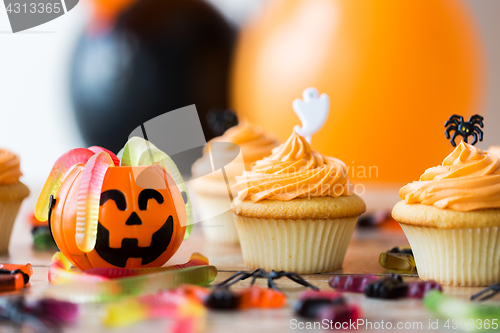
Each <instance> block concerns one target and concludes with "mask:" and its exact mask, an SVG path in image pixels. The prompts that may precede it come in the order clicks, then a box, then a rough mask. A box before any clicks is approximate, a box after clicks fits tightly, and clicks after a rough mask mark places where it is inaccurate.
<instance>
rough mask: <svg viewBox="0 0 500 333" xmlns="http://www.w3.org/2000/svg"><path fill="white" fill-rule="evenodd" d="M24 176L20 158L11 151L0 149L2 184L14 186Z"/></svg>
mask: <svg viewBox="0 0 500 333" xmlns="http://www.w3.org/2000/svg"><path fill="white" fill-rule="evenodd" d="M21 176H22V173H21V169H20V166H19V157H17V156H16V155H14V153H12V152H11V151H9V150H6V149H0V184H14V183H17V182H18V181H19V177H21Z"/></svg>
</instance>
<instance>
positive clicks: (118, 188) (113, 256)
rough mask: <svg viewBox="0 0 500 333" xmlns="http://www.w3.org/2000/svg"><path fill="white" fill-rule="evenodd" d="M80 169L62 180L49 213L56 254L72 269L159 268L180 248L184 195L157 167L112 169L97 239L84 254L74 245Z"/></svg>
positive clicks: (106, 180) (105, 185)
mask: <svg viewBox="0 0 500 333" xmlns="http://www.w3.org/2000/svg"><path fill="white" fill-rule="evenodd" d="M82 171H83V166H76V167H75V168H74V169H73V170H72V171H71V172H70V173H69V174H68V176H67V177H66V178H65V179H64V181H63V183H62V185H61V187H60V188H59V190H58V192H57V194H56V196H55V202H54V203H53V204H52V207H51V211H50V213H49V217H50V225H51V230H52V233H53V236H54V240H55V241H56V244H57V245H58V247H59V249H60V250H61V252H63V254H64V255H65V256H66V258H68V259H69V260H70V261H71V262H72V264H73V265H74V266H75V267H78V268H80V269H82V270H85V269H89V268H92V267H125V268H140V267H158V266H162V265H163V264H164V263H165V262H167V261H168V259H170V257H171V256H172V255H173V254H174V253H175V252H176V251H177V249H178V248H179V246H180V244H181V242H182V240H183V237H184V233H185V230H186V227H185V225H186V211H185V208H184V196H183V194H182V193H181V192H180V191H179V189H178V188H177V186H176V185H175V183H174V181H173V180H172V179H171V177H170V176H169V175H168V174H167V173H166V172H165V171H164V169H163V168H162V167H161V166H159V165H151V166H139V167H127V166H123V167H114V168H109V169H108V171H107V172H106V175H105V178H104V182H103V186H102V191H101V199H100V209H99V219H98V221H99V223H98V227H97V240H96V244H95V247H94V249H93V250H92V251H90V252H88V253H84V252H82V251H81V250H79V249H78V247H77V245H76V241H75V233H76V217H77V215H76V212H77V201H78V200H77V198H78V188H79V184H80V180H81V174H82Z"/></svg>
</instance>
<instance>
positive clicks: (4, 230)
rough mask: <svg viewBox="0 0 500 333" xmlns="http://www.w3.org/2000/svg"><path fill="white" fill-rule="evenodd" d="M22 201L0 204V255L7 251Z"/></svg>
mask: <svg viewBox="0 0 500 333" xmlns="http://www.w3.org/2000/svg"><path fill="white" fill-rule="evenodd" d="M22 202H23V201H22V200H18V201H5V202H0V253H4V252H7V251H8V250H9V243H10V236H11V234H12V228H13V227H14V222H15V221H16V217H17V213H18V212H19V208H20V207H21V203H22Z"/></svg>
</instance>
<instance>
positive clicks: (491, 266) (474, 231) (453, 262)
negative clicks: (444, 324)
mask: <svg viewBox="0 0 500 333" xmlns="http://www.w3.org/2000/svg"><path fill="white" fill-rule="evenodd" d="M400 225H401V228H402V229H403V231H404V232H405V234H406V237H407V238H408V241H409V242H410V245H411V248H412V250H413V255H414V257H415V262H416V264H417V270H418V275H419V277H420V278H421V279H422V280H436V281H437V282H439V283H441V284H444V285H450V286H463V287H479V286H488V285H490V284H493V283H497V282H498V281H500V230H499V227H485V228H462V229H438V228H432V227H419V226H414V225H408V224H403V223H400Z"/></svg>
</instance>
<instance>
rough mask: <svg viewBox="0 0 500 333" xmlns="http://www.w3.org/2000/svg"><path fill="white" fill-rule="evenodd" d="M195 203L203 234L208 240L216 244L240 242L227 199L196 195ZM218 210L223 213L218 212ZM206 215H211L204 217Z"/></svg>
mask: <svg viewBox="0 0 500 333" xmlns="http://www.w3.org/2000/svg"><path fill="white" fill-rule="evenodd" d="M196 203H197V205H198V210H199V214H200V218H201V220H202V222H201V224H202V226H203V228H202V229H203V235H204V236H205V238H206V239H207V240H208V241H209V242H211V243H217V244H239V243H240V240H239V238H238V231H237V230H236V224H235V223H234V217H233V213H232V212H231V210H228V209H230V203H229V202H228V200H227V199H225V198H219V197H217V196H213V197H209V196H205V195H198V197H197V201H196ZM224 211H225V212H224ZM220 212H224V213H222V214H220ZM216 214H219V215H216ZM214 215H216V216H214ZM206 216H213V217H210V218H204V217H206Z"/></svg>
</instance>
